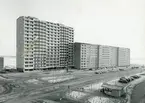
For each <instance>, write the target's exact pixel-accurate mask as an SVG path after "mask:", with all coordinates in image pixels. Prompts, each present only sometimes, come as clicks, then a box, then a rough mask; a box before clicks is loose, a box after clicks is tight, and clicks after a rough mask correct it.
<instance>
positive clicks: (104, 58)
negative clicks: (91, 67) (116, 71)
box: [99, 45, 118, 67]
mask: <svg viewBox="0 0 145 103" xmlns="http://www.w3.org/2000/svg"><path fill="white" fill-rule="evenodd" d="M117 58H118V57H117V47H112V46H104V45H100V46H99V67H116V66H117Z"/></svg>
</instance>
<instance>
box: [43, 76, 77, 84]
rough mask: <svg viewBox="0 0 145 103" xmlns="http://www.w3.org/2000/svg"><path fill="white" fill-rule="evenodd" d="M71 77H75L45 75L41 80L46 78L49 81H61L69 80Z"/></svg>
mask: <svg viewBox="0 0 145 103" xmlns="http://www.w3.org/2000/svg"><path fill="white" fill-rule="evenodd" d="M70 79H74V76H59V77H43V78H41V80H46V81H48V82H49V83H59V82H63V81H67V80H70Z"/></svg>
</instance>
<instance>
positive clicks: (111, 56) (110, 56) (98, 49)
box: [74, 42, 130, 69]
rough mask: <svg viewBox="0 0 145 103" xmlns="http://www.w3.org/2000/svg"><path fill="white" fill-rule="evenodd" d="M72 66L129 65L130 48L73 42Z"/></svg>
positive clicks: (82, 67) (102, 66) (107, 66)
mask: <svg viewBox="0 0 145 103" xmlns="http://www.w3.org/2000/svg"><path fill="white" fill-rule="evenodd" d="M74 55H75V60H74V66H75V68H77V69H90V68H92V69H97V68H110V67H117V66H128V65H130V50H129V49H128V48H119V47H113V46H107V45H94V44H88V43H78V42H76V43H74Z"/></svg>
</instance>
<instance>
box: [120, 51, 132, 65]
mask: <svg viewBox="0 0 145 103" xmlns="http://www.w3.org/2000/svg"><path fill="white" fill-rule="evenodd" d="M129 65H130V49H128V48H118V66H129Z"/></svg>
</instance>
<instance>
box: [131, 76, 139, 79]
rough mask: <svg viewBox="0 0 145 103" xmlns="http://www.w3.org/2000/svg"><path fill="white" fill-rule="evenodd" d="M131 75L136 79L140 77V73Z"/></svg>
mask: <svg viewBox="0 0 145 103" xmlns="http://www.w3.org/2000/svg"><path fill="white" fill-rule="evenodd" d="M131 77H133V78H134V79H138V78H140V76H139V75H133V76H131Z"/></svg>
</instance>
